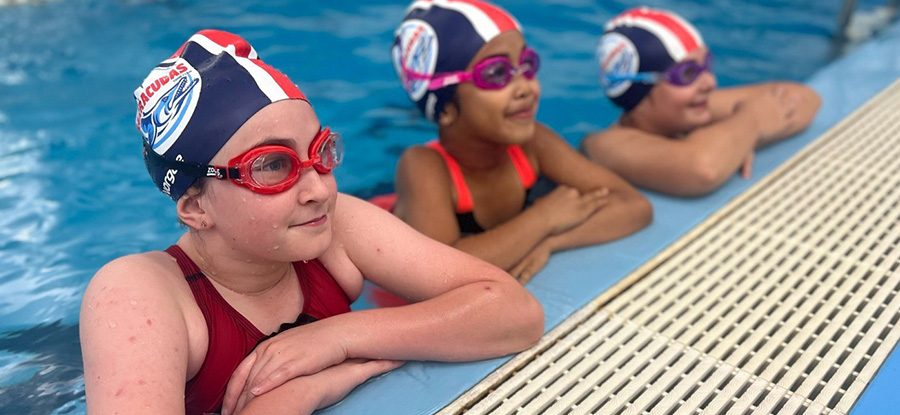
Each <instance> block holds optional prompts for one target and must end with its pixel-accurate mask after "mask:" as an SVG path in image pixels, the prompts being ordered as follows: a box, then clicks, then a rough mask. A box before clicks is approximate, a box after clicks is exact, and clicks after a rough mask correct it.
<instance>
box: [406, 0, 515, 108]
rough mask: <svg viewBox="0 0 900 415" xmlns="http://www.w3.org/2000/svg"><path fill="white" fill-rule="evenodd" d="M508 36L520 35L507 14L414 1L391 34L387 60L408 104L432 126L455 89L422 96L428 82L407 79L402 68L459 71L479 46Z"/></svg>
mask: <svg viewBox="0 0 900 415" xmlns="http://www.w3.org/2000/svg"><path fill="white" fill-rule="evenodd" d="M508 30H518V31H521V30H522V29H521V27H520V26H519V22H517V21H516V19H515V18H513V17H512V15H510V14H509V13H508V12H506V11H505V10H503V9H501V8H500V7H498V6H495V5H493V4H491V3H488V2H485V1H479V0H417V1H414V2H412V4H410V5H409V7H408V8H407V9H406V16H405V17H404V18H403V22H402V23H401V24H400V26H399V27H398V28H397V30H396V31H395V32H394V46H393V47H392V48H391V59H392V60H393V62H394V69H395V70H396V71H397V76H398V77H399V78H400V82H401V83H403V87H404V88H405V89H406V92H407V93H408V94H409V98H410V99H411V100H412V101H413V102H415V103H416V105H417V106H418V107H419V109H420V110H421V111H422V113H423V114H425V118H428V120H430V121H434V122H437V117H438V116H439V115H440V114H441V111H443V110H444V105H446V104H447V102H448V101H450V99H451V98H452V97H453V93H454V92H456V85H450V86H446V87H444V88H441V89H437V90H434V91H429V90H428V79H422V80H411V79H407V78H406V76H405V72H404V71H403V68H407V69H410V70H412V71H415V72H419V73H423V74H427V75H429V76H430V75H434V74H439V73H446V72H456V71H462V70H465V69H466V67H467V66H469V63H470V62H471V61H472V58H474V57H475V55H476V54H477V53H478V51H479V50H480V49H481V47H482V46H484V44H485V43H487V42H490V41H491V39H493V38H495V37H497V35H499V34H501V33H503V32H506V31H508Z"/></svg>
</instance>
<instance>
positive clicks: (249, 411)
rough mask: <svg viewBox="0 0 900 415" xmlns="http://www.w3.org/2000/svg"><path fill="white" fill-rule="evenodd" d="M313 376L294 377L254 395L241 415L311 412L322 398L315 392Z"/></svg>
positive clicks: (305, 414) (300, 413) (318, 405)
mask: <svg viewBox="0 0 900 415" xmlns="http://www.w3.org/2000/svg"><path fill="white" fill-rule="evenodd" d="M312 380H313V379H312V377H311V376H302V377H299V378H294V379H292V380H290V381H288V382H287V383H285V384H284V385H281V386H279V387H277V388H275V389H273V390H271V391H269V392H266V393H264V394H262V395H259V396H257V397H254V398H253V399H252V400H251V401H250V403H248V404H247V406H246V407H244V409H242V410H241V411H240V412H238V414H239V415H272V414H292V415H293V414H296V415H307V414H311V413H312V412H313V411H315V410H316V409H319V407H320V402H321V400H322V399H320V398H321V397H320V396H319V395H320V393H317V392H315V390H314V389H313V387H315V383H314V382H311V381H312Z"/></svg>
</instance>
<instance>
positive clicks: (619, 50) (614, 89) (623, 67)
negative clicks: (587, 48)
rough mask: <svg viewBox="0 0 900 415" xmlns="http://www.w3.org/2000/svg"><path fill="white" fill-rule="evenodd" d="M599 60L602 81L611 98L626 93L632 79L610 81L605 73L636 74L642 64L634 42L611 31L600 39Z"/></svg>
mask: <svg viewBox="0 0 900 415" xmlns="http://www.w3.org/2000/svg"><path fill="white" fill-rule="evenodd" d="M597 60H598V63H599V64H600V72H601V74H602V76H601V77H600V83H601V84H602V85H603V87H604V88H606V95H607V96H609V97H610V98H615V97H618V96H620V95H622V94H623V93H625V91H627V90H628V87H630V86H631V81H629V80H623V81H618V82H610V81H609V80H608V79H607V77H606V76H605V75H618V76H628V75H634V74H636V73H637V72H638V67H639V66H640V57H639V56H638V54H637V49H636V48H635V47H634V44H633V43H631V41H630V40H628V38H627V37H625V36H622V35H620V34H618V33H610V34H608V35H607V36H603V38H602V39H600V44H599V45H598V46H597Z"/></svg>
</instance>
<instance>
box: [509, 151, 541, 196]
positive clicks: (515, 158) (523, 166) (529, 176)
mask: <svg viewBox="0 0 900 415" xmlns="http://www.w3.org/2000/svg"><path fill="white" fill-rule="evenodd" d="M506 152H507V153H509V158H510V160H512V162H513V166H515V167H516V173H519V180H521V181H522V186H524V187H525V188H526V189H531V186H534V182H536V181H537V175H536V174H534V168H532V167H531V162H530V161H528V156H526V155H525V151H524V150H522V147H521V146H518V145H511V146H509V147H506Z"/></svg>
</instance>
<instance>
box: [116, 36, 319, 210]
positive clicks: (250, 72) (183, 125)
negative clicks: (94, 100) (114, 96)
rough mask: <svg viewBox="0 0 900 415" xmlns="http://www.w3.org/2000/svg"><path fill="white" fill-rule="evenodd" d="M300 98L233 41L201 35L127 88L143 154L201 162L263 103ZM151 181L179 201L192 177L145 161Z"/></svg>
mask: <svg viewBox="0 0 900 415" xmlns="http://www.w3.org/2000/svg"><path fill="white" fill-rule="evenodd" d="M285 99H301V100H304V101H306V97H305V96H304V95H303V93H302V92H300V89H298V88H297V86H296V85H294V83H293V82H291V80H290V79H288V77H287V76H285V75H284V74H282V73H281V72H278V71H277V70H275V69H274V68H272V67H271V66H269V65H266V64H265V63H263V61H261V60H260V59H259V57H258V56H257V54H256V50H254V49H253V47H252V46H250V44H249V43H247V41H246V40H244V39H242V38H241V37H240V36H237V35H234V34H231V33H228V32H222V31H218V30H203V31H200V32H197V33H196V34H195V35H193V36H191V38H190V39H188V41H187V42H185V44H184V45H182V46H181V48H180V49H178V51H177V52H175V54H174V55H172V56H171V57H170V58H168V59H166V60H164V61H162V62H161V63H160V64H159V65H156V67H155V68H153V70H152V71H150V75H148V76H147V78H146V79H144V82H143V83H142V84H141V86H140V87H138V88H137V89H136V90H135V91H134V100H135V101H136V102H137V115H136V117H135V124H137V128H138V130H140V131H141V134H142V135H143V136H144V151H145V152H146V151H155V152H156V153H157V154H159V155H160V156H162V157H163V158H165V159H167V160H171V161H181V162H186V163H191V164H208V163H209V161H210V160H212V158H213V156H215V155H216V153H218V152H219V149H221V148H222V146H223V145H225V142H227V141H228V139H229V138H231V136H232V135H233V134H234V133H235V131H237V130H238V128H240V127H241V125H243V124H244V122H246V121H247V120H248V119H250V117H252V116H253V114H256V112H257V111H259V110H261V109H262V108H263V107H265V106H266V105H269V104H271V103H273V102H276V101H281V100H285ZM144 161H145V164H146V165H147V171H149V172H150V176H151V177H152V178H153V183H155V184H156V187H158V188H159V190H161V191H162V192H163V193H165V194H166V195H168V196H169V197H171V198H172V200H178V198H179V197H181V195H182V194H184V192H185V191H186V190H187V189H188V188H189V187H190V186H191V185H192V184H193V183H194V182H195V181H196V180H197V179H196V178H194V177H190V176H187V175H185V174H183V173H179V172H178V170H176V169H171V168H166V167H161V166H158V165H156V164H151V163H149V162H148V160H147V155H146V153H145V155H144Z"/></svg>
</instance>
